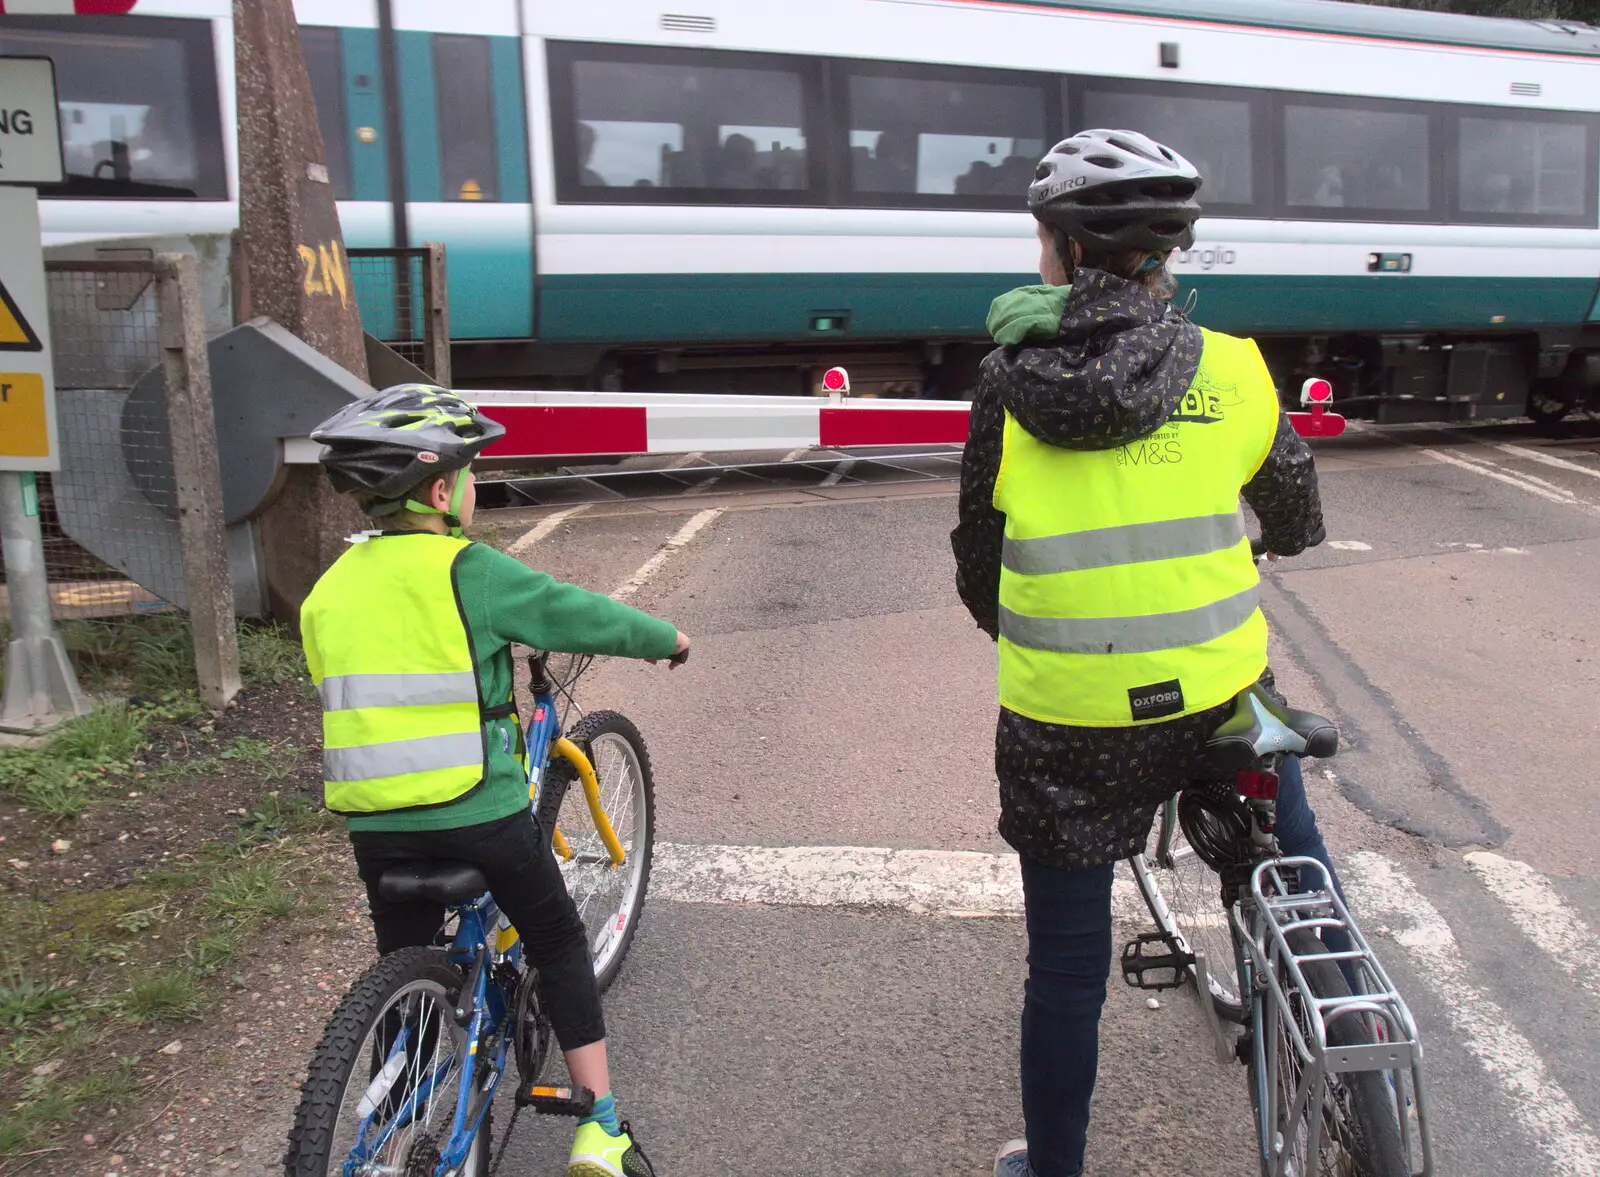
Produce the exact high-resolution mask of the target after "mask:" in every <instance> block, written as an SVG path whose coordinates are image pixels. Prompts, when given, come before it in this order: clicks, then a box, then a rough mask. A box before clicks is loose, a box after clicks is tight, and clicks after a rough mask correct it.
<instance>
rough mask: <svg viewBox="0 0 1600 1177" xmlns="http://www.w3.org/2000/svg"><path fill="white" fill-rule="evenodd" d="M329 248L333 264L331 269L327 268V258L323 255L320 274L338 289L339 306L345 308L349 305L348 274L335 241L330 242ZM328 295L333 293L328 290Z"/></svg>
mask: <svg viewBox="0 0 1600 1177" xmlns="http://www.w3.org/2000/svg"><path fill="white" fill-rule="evenodd" d="M329 248H331V249H332V250H333V264H332V266H331V267H330V266H329V264H328V256H327V254H326V253H324V254H323V258H322V272H323V273H324V274H325V275H327V276H328V278H329V279H330V280H331V281H332V282H333V284H334V285H335V286H337V287H338V288H339V305H340V306H341V307H347V306H349V305H350V273H349V270H348V269H347V263H346V261H345V256H344V250H343V249H341V248H340V247H339V243H338V242H337V241H333V242H330V243H329ZM328 293H330V294H331V293H333V292H332V291H331V290H330V291H329V292H328Z"/></svg>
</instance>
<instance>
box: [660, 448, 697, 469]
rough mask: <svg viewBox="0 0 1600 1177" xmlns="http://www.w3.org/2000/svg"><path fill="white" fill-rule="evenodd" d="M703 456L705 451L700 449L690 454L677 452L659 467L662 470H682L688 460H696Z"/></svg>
mask: <svg viewBox="0 0 1600 1177" xmlns="http://www.w3.org/2000/svg"><path fill="white" fill-rule="evenodd" d="M703 457H705V453H704V452H703V451H701V450H696V451H695V452H694V453H692V454H679V455H678V456H677V457H676V458H673V459H672V461H670V462H668V463H667V464H666V465H665V466H663V467H661V468H662V469H663V470H682V469H683V468H684V467H685V466H687V465H688V464H689V463H690V462H698V461H699V460H700V459H701V458H703Z"/></svg>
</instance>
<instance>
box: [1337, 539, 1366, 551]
mask: <svg viewBox="0 0 1600 1177" xmlns="http://www.w3.org/2000/svg"><path fill="white" fill-rule="evenodd" d="M1328 546H1329V547H1330V548H1332V549H1333V550H1334V551H1336V552H1370V551H1372V545H1371V544H1364V543H1362V542H1361V541H1360V540H1358V539H1330V540H1329V541H1328Z"/></svg>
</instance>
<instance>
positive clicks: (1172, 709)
mask: <svg viewBox="0 0 1600 1177" xmlns="http://www.w3.org/2000/svg"><path fill="white" fill-rule="evenodd" d="M1128 709H1129V710H1130V711H1132V712H1133V718H1134V720H1135V721H1138V720H1142V719H1160V718H1162V717H1163V716H1166V715H1181V714H1182V713H1183V686H1182V685H1181V684H1180V683H1179V682H1178V680H1177V679H1175V678H1174V679H1169V680H1167V681H1166V682H1158V683H1151V684H1150V685H1149V686H1147V687H1130V688H1129V689H1128Z"/></svg>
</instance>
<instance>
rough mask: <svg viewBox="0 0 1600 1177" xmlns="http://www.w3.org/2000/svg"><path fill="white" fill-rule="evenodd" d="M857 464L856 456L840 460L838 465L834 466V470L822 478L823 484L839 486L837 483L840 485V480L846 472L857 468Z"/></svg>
mask: <svg viewBox="0 0 1600 1177" xmlns="http://www.w3.org/2000/svg"><path fill="white" fill-rule="evenodd" d="M855 465H856V463H855V459H854V458H851V459H848V460H846V461H843V462H840V463H839V464H838V465H837V466H835V467H834V468H833V470H832V471H831V472H830V473H829V474H828V476H827V477H826V478H824V479H823V480H822V485H823V486H837V485H839V480H840V479H841V478H843V477H844V476H845V475H846V474H848V473H850V471H851V470H853V469H855Z"/></svg>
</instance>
